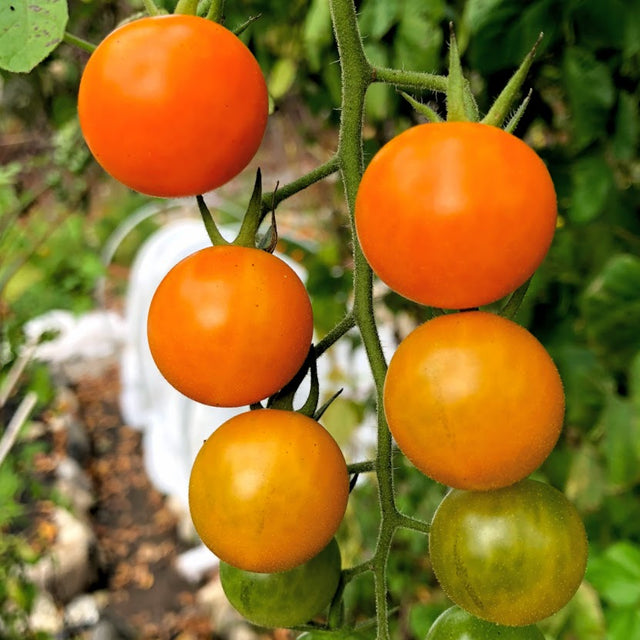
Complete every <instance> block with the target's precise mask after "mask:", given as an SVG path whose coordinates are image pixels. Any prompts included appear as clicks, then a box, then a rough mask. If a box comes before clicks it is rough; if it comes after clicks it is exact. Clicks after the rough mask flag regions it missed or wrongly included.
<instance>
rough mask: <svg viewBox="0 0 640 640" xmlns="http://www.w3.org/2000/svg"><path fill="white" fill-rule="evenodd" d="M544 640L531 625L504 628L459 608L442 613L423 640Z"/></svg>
mask: <svg viewBox="0 0 640 640" xmlns="http://www.w3.org/2000/svg"><path fill="white" fill-rule="evenodd" d="M496 638H499V639H500V640H544V636H543V635H542V631H540V629H538V627H536V626H534V625H531V626H526V627H505V626H502V625H496V624H493V622H488V621H486V620H481V619H480V618H476V617H475V616H472V615H471V614H470V613H468V612H467V611H465V610H464V609H461V608H460V607H457V606H454V607H450V608H449V609H447V610H446V611H444V612H443V613H442V614H440V616H439V617H438V618H437V620H436V621H435V622H434V623H433V625H432V626H431V629H429V633H427V637H426V638H425V640H496Z"/></svg>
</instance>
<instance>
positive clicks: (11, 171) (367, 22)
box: [0, 0, 640, 640]
mask: <svg viewBox="0 0 640 640" xmlns="http://www.w3.org/2000/svg"><path fill="white" fill-rule="evenodd" d="M159 4H160V5H162V6H163V7H164V8H165V9H167V10H171V9H172V8H173V6H174V5H175V0H163V2H161V3H159ZM206 4H207V3H206V2H203V3H202V9H203V10H204V9H206ZM357 5H358V11H359V19H360V25H361V29H362V32H363V36H364V38H365V43H366V48H367V53H368V55H369V56H370V58H371V60H372V61H373V62H375V63H377V64H381V65H387V66H394V67H401V68H404V69H416V70H426V71H432V72H442V71H443V69H444V67H445V60H446V54H447V48H448V47H447V37H448V36H447V33H448V23H449V22H451V21H453V23H454V25H455V28H456V31H457V34H458V40H459V44H460V48H461V50H462V52H463V63H464V65H465V72H466V74H467V77H468V79H469V80H470V82H471V86H472V87H473V90H474V93H475V95H476V98H477V100H478V103H479V105H480V108H481V110H482V109H483V108H486V106H487V105H488V104H489V102H490V100H491V99H492V98H493V97H494V96H495V95H496V93H497V91H498V89H499V87H501V86H503V85H504V82H505V80H506V79H507V78H508V77H509V76H510V74H511V73H512V72H513V70H514V68H515V67H516V66H517V65H518V64H519V62H520V61H521V59H522V58H523V57H524V56H525V54H526V52H527V51H528V50H529V49H530V47H531V46H532V44H533V43H534V42H535V40H536V39H537V37H538V34H539V33H540V32H543V33H544V38H543V39H542V41H541V43H540V46H539V48H538V53H537V56H536V60H535V62H534V64H533V67H532V69H531V71H530V74H529V78H528V84H527V86H528V87H530V88H531V90H532V95H531V101H530V104H529V106H528V109H527V111H526V113H525V116H524V118H523V119H522V121H521V122H520V124H519V127H518V130H517V132H516V133H517V134H518V135H519V136H521V137H523V138H525V140H527V142H528V143H529V144H531V145H532V146H533V147H534V148H535V149H536V151H537V152H538V153H539V154H540V155H541V156H542V157H543V159H544V160H545V162H546V163H547V165H548V167H549V169H550V171H551V173H552V176H553V179H554V182H555V185H556V189H557V192H558V199H559V213H560V218H559V224H558V229H557V234H556V237H555V240H554V243H553V246H552V249H551V251H550V253H549V255H548V257H547V259H546V260H545V262H544V264H543V266H542V267H541V269H540V270H539V271H538V273H537V274H536V275H535V277H534V279H533V282H532V284H531V287H530V289H529V292H528V295H527V297H526V299H525V302H524V304H523V306H522V308H521V310H520V313H519V315H518V317H517V320H518V321H519V322H521V323H522V324H524V325H526V326H527V327H529V329H530V330H531V331H532V332H533V333H534V334H535V335H536V336H538V337H539V338H540V339H541V340H542V342H543V343H544V344H545V345H546V346H547V348H548V349H549V350H550V352H551V354H552V355H553V357H554V359H555V360H556V362H557V364H558V367H559V369H560V371H561V374H562V377H563V379H564V382H565V387H566V394H567V414H566V426H565V430H564V433H563V436H562V439H561V441H560V443H559V445H558V447H557V448H556V450H555V451H554V453H553V454H552V455H551V457H550V458H549V460H548V461H547V463H546V464H545V465H544V467H543V468H542V469H541V470H540V471H539V472H538V475H539V476H540V477H543V478H545V479H547V480H548V481H549V482H551V483H552V484H554V485H555V486H558V487H559V488H561V489H563V490H564V491H565V492H566V493H567V495H568V496H569V497H570V498H571V499H572V500H573V501H574V502H575V503H576V505H577V506H578V508H579V509H580V511H581V514H582V516H583V518H584V520H585V522H586V525H587V529H588V533H589V538H590V545H591V557H590V562H589V568H588V572H587V582H586V583H585V585H584V586H583V588H582V589H581V590H580V592H579V594H578V596H577V597H576V598H575V599H574V601H573V602H572V603H571V605H570V606H569V607H567V608H566V609H565V610H563V611H562V612H560V613H559V614H557V615H556V616H554V617H553V618H552V619H550V620H548V621H547V622H545V623H544V624H543V625H542V627H543V629H544V631H545V633H547V635H548V638H550V639H557V640H569V639H570V638H578V639H580V640H592V639H593V640H596V639H602V638H607V640H618V639H624V640H628V639H629V638H640V590H639V587H638V585H639V584H640V331H639V330H638V327H640V216H639V213H638V212H639V210H640V207H639V204H640V201H639V197H638V194H639V188H640V161H639V159H638V140H639V137H640V116H639V111H638V103H639V98H640V88H639V85H638V78H639V75H640V74H639V71H640V4H638V3H637V2H631V3H629V2H625V1H623V0H568V1H565V0H533V1H532V2H527V3H522V2H520V1H519V0H466V1H465V0H457V1H446V0H432V1H430V2H424V1H423V0H361V1H359V2H357ZM141 10H142V2H141V1H134V0H130V1H126V0H70V1H69V11H70V17H71V18H70V23H69V31H70V32H72V33H74V34H76V35H79V36H81V37H83V38H86V39H87V40H89V41H93V42H97V41H99V40H100V39H101V38H102V37H103V36H104V35H105V34H106V33H107V32H109V31H110V30H111V29H112V28H113V27H114V26H115V25H116V24H118V22H119V21H120V20H122V19H124V18H126V17H127V16H129V15H131V13H132V12H136V11H141ZM258 15H259V16H260V18H259V20H257V21H256V22H255V23H254V24H252V25H251V26H250V27H249V28H248V29H247V30H246V31H245V32H244V33H243V35H242V37H243V38H244V39H245V41H246V42H247V43H248V44H249V45H250V46H251V48H252V49H253V51H254V52H255V54H256V56H257V58H258V60H259V62H260V64H261V66H262V68H263V70H264V71H265V74H266V76H267V80H268V84H269V89H270V94H271V97H272V100H273V108H274V110H275V112H276V114H278V116H279V117H281V118H283V119H287V118H288V119H290V120H291V121H292V122H296V126H297V128H298V134H299V136H300V138H301V139H302V140H303V141H304V142H305V143H306V144H308V145H309V146H316V145H318V144H326V142H323V140H328V141H330V142H332V141H334V138H333V137H332V136H331V132H332V126H333V125H334V124H335V123H336V122H337V113H336V109H337V107H338V105H339V88H340V85H339V68H338V65H337V64H336V61H337V54H336V51H335V47H334V43H333V37H332V33H331V22H330V15H329V5H328V1H327V0H311V2H305V1H303V0H228V2H227V3H226V16H225V19H226V24H227V25H228V26H229V27H231V28H234V27H236V26H238V25H240V24H242V23H244V22H245V21H246V20H247V19H248V18H250V17H255V16H258ZM86 55H87V54H86V53H84V52H81V51H79V50H76V49H72V48H71V47H69V46H68V45H62V46H60V47H59V48H58V49H57V50H56V51H55V52H54V53H53V54H52V55H51V56H49V58H47V60H46V61H45V62H44V63H43V64H42V65H40V66H38V67H37V68H36V69H35V70H34V71H33V72H31V73H29V74H10V73H6V72H0V329H1V333H2V349H1V351H0V365H1V367H2V368H1V371H2V376H3V377H4V378H6V376H7V373H8V371H9V369H10V367H11V366H12V365H13V364H14V363H15V361H16V359H17V358H18V357H19V354H20V351H21V348H22V347H23V344H24V335H23V332H22V329H23V327H24V324H25V323H26V322H27V321H28V320H29V319H30V318H32V317H34V316H37V315H39V314H41V313H44V312H45V311H47V310H50V309H53V308H60V309H68V310H71V311H74V312H76V313H81V312H83V311H86V310H89V309H91V308H94V307H95V306H96V304H97V302H96V297H95V291H96V285H97V283H98V282H99V280H100V279H101V278H103V277H104V276H105V275H108V276H109V281H110V282H111V283H112V285H113V291H112V292H111V294H112V296H113V297H114V298H115V299H116V300H117V298H118V296H119V294H121V293H122V291H123V290H124V287H125V286H126V273H127V268H128V266H129V265H130V263H131V260H132V258H133V256H134V255H135V251H136V249H137V247H138V246H139V245H140V243H141V242H142V240H143V239H144V238H146V237H147V236H148V235H149V234H150V233H151V232H152V231H153V230H154V229H155V228H156V227H157V221H155V220H153V219H152V220H149V219H147V220H145V221H144V222H142V223H141V224H139V225H137V226H136V227H135V229H134V230H133V231H132V232H131V233H130V234H128V235H127V238H126V241H125V242H124V243H123V244H122V245H121V246H120V248H119V250H118V252H117V254H116V255H115V256H114V258H113V260H112V262H111V265H110V267H109V271H107V270H106V269H107V267H106V266H105V264H104V261H102V260H101V258H100V253H101V251H102V249H103V247H104V245H105V242H106V241H107V239H108V238H109V237H110V236H111V234H112V233H113V232H114V230H115V229H116V228H118V227H119V225H121V224H122V223H123V221H125V220H127V219H128V218H129V217H130V216H131V214H132V213H133V212H134V211H136V210H138V209H139V208H140V207H141V206H142V205H143V204H144V203H145V202H146V201H147V199H145V198H144V197H142V196H140V195H137V194H133V193H132V192H129V191H127V190H125V189H124V188H122V187H120V186H118V185H116V184H114V182H113V181H111V180H110V179H109V178H108V177H107V176H105V175H104V174H103V172H102V171H101V170H100V169H99V168H98V167H97V166H96V165H95V163H94V162H93V160H92V159H91V158H90V155H89V153H88V150H87V149H86V147H85V146H84V143H83V142H82V140H81V136H80V133H79V129H78V125H77V120H76V110H75V96H76V90H77V84H78V81H79V77H80V73H81V70H82V65H83V63H84V60H85V59H86ZM414 97H415V98H416V99H418V100H422V101H425V102H427V103H428V104H429V105H430V106H431V107H432V108H434V109H436V110H437V109H438V108H442V104H441V102H440V100H441V98H440V97H439V96H432V95H428V96H414ZM419 120H420V116H418V115H416V113H415V111H414V110H413V108H412V106H411V105H410V104H409V103H408V102H407V101H406V100H405V99H404V98H403V97H402V96H401V95H400V94H399V93H398V92H395V91H394V90H393V89H392V88H390V87H388V86H382V85H374V86H372V87H371V89H370V92H369V94H368V97H367V111H366V122H365V138H366V152H367V157H371V155H372V154H373V153H374V152H375V150H376V149H377V148H378V147H379V146H380V145H381V144H382V142H384V141H385V140H386V139H388V138H389V137H390V136H392V135H393V134H395V133H396V132H398V131H400V130H402V129H404V128H406V127H407V126H409V125H410V124H412V123H414V122H417V121H419ZM325 134H326V136H327V137H326V138H324V136H325ZM245 195H247V197H248V194H242V196H241V198H240V200H241V201H242V202H244V201H245V200H246V198H245ZM324 204H326V203H324ZM331 207H332V208H333V209H334V210H335V211H334V214H333V215H332V216H331V217H330V218H329V223H328V224H330V225H331V227H332V228H331V229H327V228H324V229H323V230H322V238H323V242H322V245H321V248H320V249H319V250H318V251H317V252H305V253H304V255H303V256H302V257H303V261H304V264H305V267H306V268H307V270H308V272H309V281H308V282H309V288H310V292H311V295H312V297H313V299H314V303H315V306H316V307H317V308H318V309H321V310H322V311H321V313H320V315H319V322H320V327H319V329H321V330H322V328H329V327H330V326H331V324H332V322H333V321H334V320H335V319H337V318H339V317H340V316H341V314H342V312H343V310H344V307H345V304H346V300H347V296H348V291H349V287H350V282H349V277H348V260H349V253H348V247H346V246H345V243H344V222H345V220H344V213H343V212H342V211H341V209H340V207H341V204H340V193H339V191H338V190H337V189H336V192H335V194H334V197H333V199H332V200H331ZM230 209H231V210H232V209H233V207H230ZM231 217H233V215H231ZM299 224H300V225H302V226H305V225H307V226H308V227H309V228H310V229H313V227H314V218H313V211H305V212H304V214H303V217H302V218H301V221H300V223H299ZM323 224H327V218H323ZM336 266H338V267H339V268H338V269H336ZM382 303H383V304H384V306H385V308H386V309H388V311H389V312H391V313H393V314H395V315H396V318H404V319H405V320H406V319H407V318H408V319H409V321H410V322H418V321H421V320H423V319H424V315H423V313H424V312H423V311H422V310H421V309H419V308H417V307H415V306H413V305H411V304H410V303H408V302H407V301H404V300H402V299H400V298H399V297H398V296H395V295H391V294H385V295H384V296H383V299H382ZM17 389H18V390H17V391H16V392H15V393H14V394H13V396H12V397H11V398H9V399H8V401H7V403H6V405H5V407H4V408H2V409H1V410H0V411H1V413H0V416H1V418H2V420H1V422H2V424H4V425H6V424H7V423H8V421H9V419H10V417H11V415H12V413H13V411H15V409H16V408H17V405H18V403H19V400H20V397H21V396H22V395H24V394H25V393H26V392H27V390H29V389H34V390H35V391H36V394H37V397H38V399H39V400H38V404H37V406H36V408H35V412H36V413H37V412H38V411H40V410H42V409H43V407H45V406H46V404H47V402H49V401H50V400H51V393H52V392H51V381H50V380H48V374H47V372H46V370H45V369H44V368H43V367H38V366H34V365H30V366H28V367H27V368H26V370H25V371H24V373H23V374H22V376H21V377H20V384H19V386H18V388H17ZM345 415H346V416H347V417H345ZM361 415H362V412H361V408H359V407H356V406H347V405H346V404H343V406H342V413H340V414H339V415H338V416H337V417H334V418H333V420H334V422H336V424H338V423H340V424H341V423H346V424H347V427H346V428H347V430H348V428H349V425H351V426H353V424H355V423H356V422H357V421H358V419H359V418H360V416H361ZM340 428H343V427H340ZM28 454H29V450H28V448H27V449H26V450H25V448H24V443H22V444H20V441H19V443H18V445H17V446H16V447H14V448H13V450H12V451H11V453H10V454H9V457H8V458H7V459H6V460H5V462H4V463H2V465H1V466H0V533H1V534H2V535H1V536H0V567H1V569H0V635H2V634H5V635H6V637H8V638H12V637H13V636H11V635H7V634H9V633H10V631H7V630H11V629H15V628H18V627H16V626H15V624H14V618H15V616H16V615H20V614H21V613H22V614H26V613H28V611H29V609H30V607H31V605H32V601H33V597H32V592H31V590H30V589H31V588H30V587H29V586H28V584H27V583H26V582H24V580H23V579H22V578H21V577H20V576H21V575H22V574H21V573H20V570H19V568H20V567H21V566H22V565H23V564H24V563H25V562H29V561H31V555H30V552H29V550H28V549H26V548H25V546H24V544H23V542H22V541H21V540H20V539H19V537H16V536H12V535H11V533H12V532H14V531H15V530H16V528H17V523H18V522H19V521H20V515H21V513H22V508H21V507H20V506H18V505H20V503H23V502H25V501H26V496H27V494H28V493H29V490H28V489H27V487H28V486H30V484H29V483H31V482H32V479H33V477H34V476H33V474H32V473H31V471H30V470H29V464H28V463H26V462H25V460H27V459H28ZM25 456H27V457H25ZM397 486H398V492H399V494H400V496H401V501H402V505H403V506H404V507H405V509H406V511H407V512H410V513H413V514H415V515H417V516H421V517H423V518H425V519H429V518H430V517H431V515H432V513H433V510H434V509H435V507H436V505H437V504H438V501H439V499H440V497H441V495H442V488H441V487H439V486H437V485H435V484H434V483H432V482H430V481H429V480H427V479H426V478H424V477H423V476H421V475H420V474H418V473H417V472H416V471H415V470H413V469H412V468H411V467H410V466H409V465H407V464H406V463H405V462H403V461H402V460H401V459H400V458H399V459H398V478H397ZM373 501H375V493H374V491H373V488H372V487H371V486H370V484H367V483H365V482H361V483H360V485H359V489H358V491H356V492H355V493H354V495H353V498H352V505H351V507H350V510H349V513H348V517H347V520H346V522H345V526H344V527H343V531H342V534H341V535H342V545H343V552H344V556H345V560H346V561H347V562H355V561H357V560H358V559H361V558H362V557H363V556H365V555H366V553H367V551H368V550H369V549H368V545H369V544H372V543H373V541H374V540H375V530H376V527H377V521H376V516H375V515H374V514H377V507H375V505H374V504H373ZM368 505H370V507H369V508H368ZM395 546H396V552H395V553H394V554H392V557H391V563H392V567H391V568H390V571H389V574H390V575H391V576H393V581H392V584H391V585H390V587H391V591H392V594H393V596H394V601H395V603H396V604H397V605H398V607H399V615H398V623H397V624H398V633H399V634H400V633H401V634H402V635H398V636H397V637H407V638H422V637H424V635H425V634H426V630H427V629H428V627H429V625H430V624H431V622H432V621H433V619H435V617H436V616H437V614H438V613H439V612H440V611H442V610H443V609H444V608H445V606H446V602H445V599H444V597H443V596H442V594H441V593H440V592H439V591H438V590H437V588H436V586H435V581H434V578H433V575H432V573H431V571H430V568H429V564H428V558H427V556H426V553H425V550H424V540H423V539H421V538H420V537H418V536H416V535H415V534H410V533H406V534H403V535H399V536H398V537H397V540H396V544H395ZM16 593H17V594H18V596H16ZM347 598H348V603H349V604H350V605H352V607H353V610H355V611H358V612H359V613H360V615H361V616H362V617H366V616H367V615H370V614H371V613H372V602H373V599H372V585H370V584H369V583H368V582H367V580H366V579H364V580H358V581H355V582H354V583H353V585H350V587H349V588H348V590H347ZM10 599H12V602H13V604H11V606H10V607H9V605H8V603H9V600H10ZM16 603H17V604H16ZM16 607H17V608H16ZM16 612H17V613H16ZM12 616H13V617H12ZM11 625H14V626H13V627H12V626H11ZM16 633H17V632H16ZM3 637H5V636H4V635H3ZM15 637H18V636H15ZM19 637H26V636H19Z"/></svg>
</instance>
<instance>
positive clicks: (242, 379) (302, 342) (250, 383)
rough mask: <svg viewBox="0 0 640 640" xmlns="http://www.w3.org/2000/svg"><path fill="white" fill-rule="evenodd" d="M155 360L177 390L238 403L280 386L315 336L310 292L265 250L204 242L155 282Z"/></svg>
mask: <svg viewBox="0 0 640 640" xmlns="http://www.w3.org/2000/svg"><path fill="white" fill-rule="evenodd" d="M147 335H148V339H149V347H150V349H151V354H152V356H153V359H154V361H155V363H156V365H157V366H158V369H160V371H161V372H162V374H163V376H164V377H165V378H166V379H167V380H168V381H169V382H170V383H171V384H172V385H173V386H174V387H175V388H176V389H177V390H178V391H180V392H181V393H183V394H184V395H186V396H188V397H189V398H192V399H193V400H196V401H198V402H201V403H203V404H208V405H214V406H224V407H239V406H243V405H248V404H251V403H254V402H258V401H260V400H263V399H264V398H267V397H268V396H270V395H271V394H273V393H275V392H276V391H278V390H280V389H281V388H282V387H283V386H284V385H285V384H286V383H287V382H289V381H290V380H291V378H292V377H293V376H294V375H295V373H296V372H297V371H298V369H299V368H300V367H301V366H302V364H303V362H304V360H305V358H306V357H307V354H308V352H309V347H310V345H311V339H312V336H313V314H312V309H311V302H310V300H309V296H308V294H307V291H306V289H305V287H304V285H303V284H302V282H301V280H300V279H299V278H298V276H297V275H296V273H295V272H294V271H293V270H292V269H291V267H289V266H288V265H287V264H286V263H285V262H283V261H282V260H280V259H279V258H277V257H276V256H273V255H272V254H270V253H267V252H265V251H260V250H258V249H251V248H246V247H237V246H216V247H207V248H205V249H202V250H200V251H196V252H195V253H193V254H191V255H190V256H188V257H186V258H185V259H184V260H182V261H181V262H179V263H178V264H177V265H176V266H175V267H173V268H172V269H171V271H169V273H168V274H167V275H166V276H165V278H164V279H163V280H162V282H161V283H160V285H159V286H158V288H157V290H156V292H155V294H154V296H153V299H152V301H151V306H150V308H149V315H148V319H147Z"/></svg>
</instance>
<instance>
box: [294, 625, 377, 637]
mask: <svg viewBox="0 0 640 640" xmlns="http://www.w3.org/2000/svg"><path fill="white" fill-rule="evenodd" d="M375 638H376V629H375V627H371V628H369V629H367V630H366V631H363V630H356V629H338V630H337V631H322V630H320V629H317V630H315V631H307V632H305V633H303V634H302V635H301V636H298V638H297V640H375Z"/></svg>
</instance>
